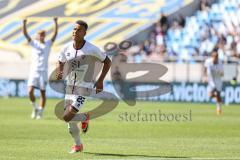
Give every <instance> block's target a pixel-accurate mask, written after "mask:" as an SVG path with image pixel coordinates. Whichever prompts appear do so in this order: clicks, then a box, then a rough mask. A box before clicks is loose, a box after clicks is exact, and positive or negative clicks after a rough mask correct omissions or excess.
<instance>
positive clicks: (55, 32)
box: [51, 17, 58, 42]
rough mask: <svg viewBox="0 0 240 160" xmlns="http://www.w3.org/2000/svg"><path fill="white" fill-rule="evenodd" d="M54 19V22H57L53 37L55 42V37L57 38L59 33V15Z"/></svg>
mask: <svg viewBox="0 0 240 160" xmlns="http://www.w3.org/2000/svg"><path fill="white" fill-rule="evenodd" d="M53 20H54V23H55V30H54V34H53V37H52V39H51V40H52V42H54V41H55V39H56V37H57V34H58V22H57V21H58V18H57V17H54V18H53Z"/></svg>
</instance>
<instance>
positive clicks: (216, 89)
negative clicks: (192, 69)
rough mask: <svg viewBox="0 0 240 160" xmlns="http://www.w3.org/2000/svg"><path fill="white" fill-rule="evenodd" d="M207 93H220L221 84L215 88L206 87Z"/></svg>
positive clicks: (211, 86)
mask: <svg viewBox="0 0 240 160" xmlns="http://www.w3.org/2000/svg"><path fill="white" fill-rule="evenodd" d="M207 91H208V93H210V92H213V91H218V92H221V91H222V85H221V84H219V85H216V86H213V85H208V86H207Z"/></svg>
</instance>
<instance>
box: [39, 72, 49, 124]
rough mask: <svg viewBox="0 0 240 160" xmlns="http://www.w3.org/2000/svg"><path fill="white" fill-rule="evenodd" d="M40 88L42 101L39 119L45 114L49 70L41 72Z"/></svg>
mask: <svg viewBox="0 0 240 160" xmlns="http://www.w3.org/2000/svg"><path fill="white" fill-rule="evenodd" d="M39 75H40V76H39V88H40V93H41V96H40V102H39V109H38V115H37V119H41V118H42V116H43V111H44V107H45V104H46V85H47V72H40V73H39Z"/></svg>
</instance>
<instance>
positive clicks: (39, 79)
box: [27, 71, 48, 90]
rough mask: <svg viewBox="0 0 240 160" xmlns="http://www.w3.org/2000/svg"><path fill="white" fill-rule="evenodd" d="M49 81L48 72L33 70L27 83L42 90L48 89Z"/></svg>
mask: <svg viewBox="0 0 240 160" xmlns="http://www.w3.org/2000/svg"><path fill="white" fill-rule="evenodd" d="M47 81H48V76H47V72H45V71H38V72H32V73H30V76H29V79H28V84H27V85H28V86H33V87H34V88H37V89H40V90H46V86H47Z"/></svg>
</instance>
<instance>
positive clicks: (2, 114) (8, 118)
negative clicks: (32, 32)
mask: <svg viewBox="0 0 240 160" xmlns="http://www.w3.org/2000/svg"><path fill="white" fill-rule="evenodd" d="M58 102H59V100H57V99H48V101H47V108H46V112H45V115H44V116H45V117H44V119H43V120H31V119H30V113H31V106H30V104H29V101H28V100H27V99H22V98H11V99H3V98H1V99H0V160H15V159H16V160H33V159H34V160H72V159H204V158H205V159H220V158H222V159H238V158H240V105H230V106H224V108H223V115H221V116H216V114H215V105H214V104H193V103H163V102H137V104H136V106H134V107H130V106H127V105H126V104H125V103H123V102H121V103H119V105H118V107H117V108H116V109H115V110H114V111H112V112H110V113H108V114H107V115H105V116H102V117H100V118H97V119H94V120H92V121H90V128H89V131H88V133H87V134H85V135H82V134H81V140H82V141H83V144H84V152H83V153H77V154H74V155H70V154H68V151H69V149H70V147H71V145H72V144H73V141H72V139H71V137H70V135H69V134H68V130H67V126H66V124H65V123H64V122H63V121H60V120H58V119H57V118H56V117H55V115H54V106H55V104H57V103H58ZM96 103H99V102H96V101H89V102H87V103H86V104H85V106H84V110H88V109H89V108H91V107H93V106H96ZM139 110H140V112H141V114H150V113H154V112H156V113H157V112H158V110H161V112H162V113H166V114H170V113H172V114H190V110H191V120H190V119H188V120H186V121H176V120H174V121H167V120H165V121H160V120H159V121H136V119H135V120H134V121H126V119H124V120H123V118H122V117H121V116H123V114H124V113H125V112H127V113H128V114H129V113H131V114H135V115H136V114H137V113H138V111H139ZM140 118H141V117H140ZM188 118H189V117H188ZM128 120H129V119H128ZM142 120H143V119H142ZM145 120H146V119H145ZM148 120H149V119H148Z"/></svg>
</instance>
